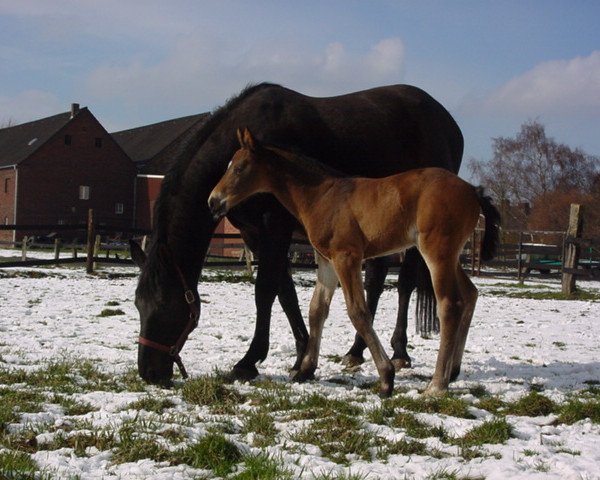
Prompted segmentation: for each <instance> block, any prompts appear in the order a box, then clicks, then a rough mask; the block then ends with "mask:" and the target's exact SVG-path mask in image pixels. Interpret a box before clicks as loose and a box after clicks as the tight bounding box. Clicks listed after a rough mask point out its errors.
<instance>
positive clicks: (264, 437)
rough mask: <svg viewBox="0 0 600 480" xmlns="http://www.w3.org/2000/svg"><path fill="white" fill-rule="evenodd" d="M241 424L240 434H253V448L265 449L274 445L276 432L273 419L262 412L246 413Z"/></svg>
mask: <svg viewBox="0 0 600 480" xmlns="http://www.w3.org/2000/svg"><path fill="white" fill-rule="evenodd" d="M243 424H244V426H243V428H242V433H245V434H248V433H253V434H255V437H254V442H253V443H254V446H255V447H267V446H270V445H273V444H274V443H275V437H276V436H277V433H278V431H277V429H276V428H275V424H274V422H273V418H272V417H271V415H269V414H268V413H266V412H264V411H262V410H256V411H254V412H249V413H246V415H245V416H244V419H243Z"/></svg>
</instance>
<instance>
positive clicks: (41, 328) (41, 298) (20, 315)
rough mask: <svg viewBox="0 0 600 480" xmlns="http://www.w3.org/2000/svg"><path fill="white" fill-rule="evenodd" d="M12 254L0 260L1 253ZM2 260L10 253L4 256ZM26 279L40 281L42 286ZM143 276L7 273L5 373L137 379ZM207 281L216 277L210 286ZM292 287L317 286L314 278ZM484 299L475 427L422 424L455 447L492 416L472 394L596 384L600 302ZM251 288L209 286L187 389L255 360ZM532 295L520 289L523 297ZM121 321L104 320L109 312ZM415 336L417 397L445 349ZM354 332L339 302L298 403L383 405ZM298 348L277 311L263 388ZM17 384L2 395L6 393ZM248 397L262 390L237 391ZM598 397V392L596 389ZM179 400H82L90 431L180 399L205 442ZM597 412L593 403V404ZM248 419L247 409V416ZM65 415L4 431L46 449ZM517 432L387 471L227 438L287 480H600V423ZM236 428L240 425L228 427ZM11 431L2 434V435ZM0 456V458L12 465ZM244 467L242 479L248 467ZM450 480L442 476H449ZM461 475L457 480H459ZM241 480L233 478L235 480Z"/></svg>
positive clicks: (193, 472)
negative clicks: (81, 365) (349, 361)
mask: <svg viewBox="0 0 600 480" xmlns="http://www.w3.org/2000/svg"><path fill="white" fill-rule="evenodd" d="M0 254H2V252H0ZM4 254H6V252H4ZM30 272H37V274H35V275H32V274H31V273H30ZM134 273H136V270H135V269H134V268H133V267H132V268H127V267H119V268H116V267H115V268H112V267H105V268H103V269H102V270H100V271H99V273H98V274H96V275H94V276H88V275H86V274H85V271H84V267H83V266H79V267H77V268H39V269H33V268H29V269H22V270H19V269H6V270H0V369H1V370H4V371H10V370H12V369H24V370H26V371H34V370H35V369H37V368H40V367H41V366H43V365H44V364H47V363H48V362H51V361H53V360H56V359H60V358H71V359H79V360H82V361H83V360H90V361H91V362H93V364H94V366H95V367H96V368H98V369H99V370H101V371H102V372H107V373H110V374H114V375H119V374H123V373H124V372H127V371H131V369H132V368H134V367H135V364H136V358H137V356H136V355H137V346H136V338H137V335H138V327H139V324H138V315H137V311H136V309H135V307H134V305H133V297H134V291H135V287H136V283H137V278H136V277H135V275H133V274H134ZM208 275H209V274H208ZM296 278H302V279H304V280H305V281H304V282H300V283H302V284H303V285H307V284H308V283H310V282H309V281H310V279H311V278H312V273H302V274H299V275H298V276H297V277H296ZM474 282H475V283H476V285H477V287H478V288H479V290H480V298H479V301H478V304H477V308H476V311H475V316H474V321H473V324H472V327H471V331H470V334H469V338H468V341H467V347H466V352H465V355H464V361H463V368H462V373H461V375H460V377H459V379H458V381H457V382H455V383H453V384H452V385H451V391H452V393H453V395H454V396H456V397H458V398H460V399H462V400H465V401H466V402H468V404H469V411H470V412H471V413H472V417H473V418H459V417H454V416H452V415H447V414H440V413H419V414H417V417H418V418H419V420H420V421H422V422H425V423H427V424H430V425H440V426H443V428H444V429H445V431H446V432H447V433H448V434H449V435H450V436H454V437H460V436H464V435H465V434H466V433H467V432H468V431H469V430H471V429H473V428H475V427H476V426H478V425H481V424H482V423H484V422H486V421H490V420H492V419H493V418H494V414H492V413H490V412H489V411H487V410H485V409H482V408H479V407H478V401H479V400H478V398H477V397H476V396H475V395H474V394H473V393H472V392H473V389H474V387H477V388H478V389H479V391H485V392H486V393H487V395H489V396H492V397H494V398H497V399H500V400H502V401H504V402H507V403H508V402H515V401H517V400H518V399H519V398H522V397H524V396H525V395H527V394H529V393H530V392H531V390H532V389H534V390H536V391H540V392H542V393H543V395H544V396H546V397H548V398H550V399H551V400H552V401H554V402H556V403H557V404H561V402H566V401H567V400H568V399H569V398H570V396H571V395H573V394H577V392H580V391H585V390H586V389H587V390H590V387H595V389H596V390H597V388H598V386H599V385H600V341H599V340H600V334H599V332H598V329H599V327H600V303H598V302H597V301H559V300H537V299H522V298H512V297H510V296H509V294H510V293H511V292H513V291H516V290H517V288H516V286H515V285H514V281H513V280H507V279H490V278H487V279H475V280H474ZM527 284H528V285H529V286H531V291H533V292H540V291H558V290H560V285H559V284H558V283H557V282H540V281H531V282H527ZM580 285H581V286H582V287H583V288H585V289H586V290H589V291H593V292H598V290H599V289H600V284H599V283H580ZM253 288H254V287H253V285H251V284H250V283H247V282H240V283H228V282H206V283H203V284H201V285H200V288H199V291H200V294H201V298H202V301H203V304H202V315H201V321H200V326H199V328H198V329H197V330H196V331H195V332H194V333H193V334H192V336H191V338H190V340H189V341H188V343H187V344H186V346H185V348H184V350H183V352H182V357H183V360H184V363H185V365H186V367H187V369H188V372H189V374H190V376H191V378H192V379H193V378H195V377H199V376H202V375H210V374H213V373H214V372H215V370H216V369H218V370H221V371H226V370H228V369H229V368H231V366H232V365H233V364H234V363H235V362H236V361H237V360H239V359H240V358H241V356H242V355H243V353H245V351H246V349H247V347H248V345H249V340H250V339H251V336H252V333H253V328H254V312H255V307H254V297H253ZM311 291H312V289H311V287H310V286H302V285H300V286H298V295H299V298H300V301H301V306H302V308H303V312H306V311H307V307H308V303H309V299H310V295H311ZM519 291H523V289H519ZM396 303H397V297H396V294H395V291H394V290H393V289H391V288H389V289H386V291H385V292H384V294H383V297H382V299H381V302H380V308H379V311H378V314H377V318H376V330H377V332H378V334H379V335H380V338H381V339H382V342H383V343H384V344H385V345H388V343H389V339H390V338H391V333H392V328H393V322H394V320H395V317H396ZM107 305H109V306H113V307H110V308H118V309H120V310H121V311H122V314H119V315H113V316H106V317H103V316H100V314H101V312H102V311H103V310H105V309H106V308H109V307H107ZM413 311H414V307H412V306H411V310H410V312H411V321H410V324H409V343H410V346H411V350H410V354H411V356H412V357H413V366H414V368H412V369H411V370H409V371H406V372H402V373H399V374H398V375H397V377H396V392H398V393H396V394H395V396H396V395H404V396H407V397H409V398H414V399H417V400H419V399H421V398H422V396H421V394H420V393H419V392H420V391H422V389H424V388H425V386H426V385H427V381H428V378H429V377H430V376H431V374H432V372H433V367H434V361H435V357H436V354H437V346H438V340H437V338H433V339H422V338H420V337H419V336H417V335H415V334H414V325H413V323H412V312H413ZM353 336H354V332H353V330H352V327H351V324H350V322H349V320H348V319H347V317H346V314H345V308H344V305H343V298H342V295H341V291H338V292H337V293H336V296H335V297H334V301H333V304H332V308H331V313H330V317H329V319H328V321H327V323H326V326H325V331H324V335H323V343H322V349H321V360H320V365H319V369H318V370H317V380H316V381H314V382H310V383H307V384H302V385H296V384H294V385H290V388H291V390H292V391H293V392H296V393H298V394H301V393H305V392H306V393H318V394H320V395H324V396H326V397H329V398H336V399H345V400H350V401H352V400H353V399H357V402H360V406H361V408H362V409H363V410H364V411H369V410H373V409H377V408H379V407H381V405H382V401H381V400H380V399H379V398H378V397H377V396H376V395H375V394H374V393H373V392H372V391H370V390H368V389H367V390H365V389H364V388H363V387H364V385H365V384H366V385H368V384H371V383H373V382H375V381H376V380H377V373H376V370H375V368H374V365H373V363H372V361H371V360H370V357H368V360H367V362H366V363H365V364H364V365H363V366H362V368H361V369H360V370H359V371H357V372H352V373H351V372H344V371H343V368H342V366H341V365H340V363H339V356H341V355H343V354H344V353H345V352H346V350H347V348H348V347H349V346H350V345H351V343H352V339H353ZM294 354H295V349H294V343H293V338H292V336H291V333H290V330H289V327H288V324H287V321H286V319H285V317H284V315H283V313H282V311H281V309H280V307H279V305H275V307H274V313H273V321H272V335H271V349H270V353H269V356H268V358H267V359H266V361H265V362H264V363H263V364H262V365H260V366H259V370H260V372H261V377H260V379H270V380H275V381H278V382H280V383H283V384H285V385H287V382H286V381H285V376H286V374H287V369H288V368H289V367H290V366H291V364H292V363H293V360H294ZM8 387H10V388H18V385H4V386H1V385H0V389H1V388H8ZM231 388H233V389H237V390H239V391H241V392H244V391H248V389H250V388H253V387H252V384H244V383H239V382H236V383H235V384H233V385H232V386H231ZM591 390H594V388H591ZM180 392H181V389H179V390H178V389H175V390H163V389H159V388H157V387H147V388H146V391H144V392H112V393H111V392H93V391H89V392H86V393H82V394H80V396H81V398H82V399H84V400H85V401H86V402H88V403H89V404H91V405H92V406H93V407H94V409H93V411H92V412H90V413H87V414H85V417H86V420H88V421H89V422H90V424H102V425H118V424H119V422H122V421H124V419H125V418H131V416H132V415H134V413H132V411H131V410H130V409H128V408H127V405H130V404H131V403H132V402H133V401H135V400H136V399H141V398H145V397H148V395H149V394H150V395H151V396H158V397H161V398H162V397H164V398H170V399H172V402H173V404H174V406H173V407H172V410H174V411H179V412H185V414H186V415H189V416H191V417H193V418H191V421H190V422H189V425H188V426H187V427H186V430H185V432H186V435H187V436H188V438H189V439H190V440H191V439H197V438H199V437H201V436H202V435H205V434H206V432H207V428H208V427H207V425H209V424H211V423H212V422H214V415H211V414H209V413H207V411H206V410H205V409H202V408H200V407H197V408H195V409H194V408H189V406H187V407H186V405H185V402H182V400H181V398H180ZM595 398H596V401H597V398H598V397H597V393H596V397H595ZM247 408H250V406H247ZM67 417H68V416H67V415H66V414H65V413H64V411H63V410H62V409H61V408H60V407H57V406H56V405H51V404H49V406H48V409H47V411H44V412H39V413H26V414H23V415H22V416H21V418H20V420H19V421H18V422H15V423H11V424H10V425H8V426H6V430H7V432H8V433H11V432H17V431H18V430H19V429H23V428H26V427H31V425H36V429H37V430H36V431H38V432H39V433H38V435H39V438H38V439H37V443H39V444H43V443H44V441H48V436H51V435H53V434H55V433H44V432H43V430H44V428H41V427H40V425H41V426H44V425H47V426H48V432H56V431H57V430H59V427H60V425H62V424H64V423H66V422H68V420H69V418H67ZM506 420H507V422H508V423H509V424H510V426H511V428H512V435H511V438H510V439H508V440H507V441H505V442H503V443H499V444H491V445H485V447H484V449H485V451H486V452H488V453H489V455H483V456H479V457H475V458H468V459H465V458H464V457H462V456H461V455H460V452H459V450H460V448H459V447H457V446H455V445H447V444H441V442H440V440H439V439H437V438H429V439H424V440H421V441H423V442H425V443H428V444H430V446H431V445H437V448H438V449H439V450H440V451H442V452H443V453H444V454H443V455H439V456H437V457H432V456H429V455H418V454H417V455H402V454H396V455H394V454H392V455H389V456H388V457H386V458H384V459H378V458H376V456H374V458H373V459H372V460H365V459H364V458H356V459H352V457H350V460H349V462H347V463H346V464H344V463H341V464H340V463H339V462H335V461H332V460H331V458H329V457H326V456H324V455H322V452H320V450H319V449H318V448H316V447H313V446H310V445H309V446H306V448H304V449H298V448H295V449H291V448H289V444H290V443H293V442H291V441H290V440H289V438H290V437H289V435H290V432H289V431H288V429H291V428H292V427H291V426H290V424H291V422H287V423H286V422H283V421H277V422H275V425H276V427H277V430H278V432H277V437H276V441H275V442H274V444H272V445H268V446H265V447H260V448H259V447H256V446H254V444H253V442H252V434H251V433H249V434H245V433H239V432H237V433H236V432H235V431H234V432H232V433H230V434H229V435H230V438H231V440H232V442H234V443H235V444H236V445H238V446H239V448H240V449H242V450H243V451H244V452H246V453H252V452H254V453H258V452H259V451H264V452H266V453H268V454H269V455H272V456H273V458H278V459H280V460H281V462H282V463H283V464H284V465H285V467H286V468H287V469H288V472H292V474H291V478H348V479H350V478H360V479H378V478H382V479H395V478H397V479H404V478H463V479H466V478H487V479H506V478H519V479H521V478H523V479H530V478H531V479H542V478H544V479H545V478H557V479H558V478H560V479H592V478H600V425H599V424H598V423H597V421H596V422H594V421H592V420H590V419H581V420H579V421H577V422H575V423H573V424H566V423H561V422H556V420H557V414H555V413H552V414H549V415H542V416H534V417H530V416H523V415H510V414H509V415H506ZM229 421H230V423H235V422H236V418H235V415H233V416H232V418H231V419H230V420H229ZM362 426H363V427H364V428H366V429H369V430H374V431H377V432H378V434H380V435H383V436H386V437H387V438H390V439H402V438H406V436H407V433H406V432H405V431H404V430H403V429H402V428H391V427H389V426H384V425H378V424H375V423H369V421H368V420H363V421H362ZM0 433H1V432H0ZM2 451H5V450H2V447H0V453H2ZM31 455H32V458H33V460H34V461H35V462H36V464H37V465H38V466H39V468H40V470H43V471H44V472H45V473H47V474H51V476H52V475H54V477H53V478H81V479H88V478H89V479H100V478H107V479H108V478H123V479H129V478H131V479H134V478H135V479H138V478H139V479H141V478H148V479H161V480H162V479H171V478H173V479H176V478H177V479H179V478H180V479H187V478H190V479H191V478H211V473H210V472H207V471H202V470H199V469H197V468H191V467H188V466H186V465H169V464H168V463H165V462H155V461H152V460H150V459H142V460H138V461H136V462H129V463H119V464H115V463H113V462H111V453H110V451H99V450H97V449H94V448H91V449H88V450H87V451H86V455H83V456H81V455H75V453H74V451H73V449H72V448H61V449H57V450H44V448H42V447H40V448H38V450H37V451H36V452H35V453H32V454H31ZM240 468H242V467H240ZM444 475H445V476H444ZM451 475H454V476H451ZM232 478H233V474H232Z"/></svg>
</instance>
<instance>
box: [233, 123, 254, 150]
mask: <svg viewBox="0 0 600 480" xmlns="http://www.w3.org/2000/svg"><path fill="white" fill-rule="evenodd" d="M237 137H238V140H239V142H240V147H242V148H246V149H248V150H250V151H254V150H256V141H255V140H254V136H253V135H252V133H250V130H248V128H244V130H243V131H242V130H240V129H239V128H238V130H237Z"/></svg>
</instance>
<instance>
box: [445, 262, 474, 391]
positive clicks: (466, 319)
mask: <svg viewBox="0 0 600 480" xmlns="http://www.w3.org/2000/svg"><path fill="white" fill-rule="evenodd" d="M457 279H458V283H459V288H460V291H461V296H462V299H463V303H464V310H463V314H462V318H461V320H460V325H459V328H458V332H457V337H458V338H457V344H456V349H455V350H454V357H453V361H452V372H451V374H450V381H451V382H453V381H454V380H456V379H457V377H458V375H459V374H460V366H461V363H462V357H463V353H464V350H465V344H466V342H467V335H468V333H469V327H470V326H471V319H472V318H473V312H474V311H475V304H476V303H477V288H475V285H473V282H471V280H470V279H469V277H468V276H467V274H466V273H465V272H464V270H463V269H462V268H461V267H460V266H459V267H458V271H457Z"/></svg>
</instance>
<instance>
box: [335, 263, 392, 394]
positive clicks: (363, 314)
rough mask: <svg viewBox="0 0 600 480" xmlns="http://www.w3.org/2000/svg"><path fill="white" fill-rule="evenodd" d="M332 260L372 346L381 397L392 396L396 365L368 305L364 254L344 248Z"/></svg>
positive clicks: (358, 329)
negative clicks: (379, 335)
mask: <svg viewBox="0 0 600 480" xmlns="http://www.w3.org/2000/svg"><path fill="white" fill-rule="evenodd" d="M332 260H333V265H334V267H335V271H336V273H337V275H338V277H339V280H340V284H341V285H342V289H343V290H344V298H345V300H346V306H347V308H348V316H349V317H350V320H352V324H353V325H354V328H355V329H356V332H357V333H358V334H359V335H360V336H361V337H362V338H363V339H364V341H365V343H366V344H367V346H368V347H369V351H370V352H371V356H372V357H373V361H374V362H375V365H376V366H377V371H378V372H379V381H380V390H379V394H380V396H381V397H389V396H391V395H392V391H393V389H394V367H393V365H392V362H390V359H389V358H388V356H387V355H386V353H385V350H384V349H383V346H382V345H381V342H380V341H379V338H378V337H377V334H376V333H375V330H373V320H372V318H371V314H370V313H369V310H368V308H367V302H366V299H365V292H364V288H363V281H362V272H361V263H362V257H361V256H360V255H357V254H354V253H353V252H340V253H338V254H337V255H336V256H335V257H334V258H333V259H332Z"/></svg>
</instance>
